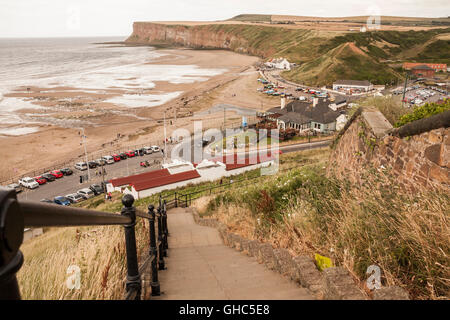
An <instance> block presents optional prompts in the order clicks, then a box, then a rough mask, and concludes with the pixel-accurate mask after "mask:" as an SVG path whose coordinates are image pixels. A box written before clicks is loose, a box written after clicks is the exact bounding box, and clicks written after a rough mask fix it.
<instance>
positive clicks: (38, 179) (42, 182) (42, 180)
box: [34, 176, 47, 184]
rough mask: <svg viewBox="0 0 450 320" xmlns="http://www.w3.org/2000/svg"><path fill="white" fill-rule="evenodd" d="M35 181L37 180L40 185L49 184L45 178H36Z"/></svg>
mask: <svg viewBox="0 0 450 320" xmlns="http://www.w3.org/2000/svg"><path fill="white" fill-rule="evenodd" d="M34 180H36V182H37V183H39V184H44V183H47V179H45V178H44V177H43V176H38V177H34Z"/></svg>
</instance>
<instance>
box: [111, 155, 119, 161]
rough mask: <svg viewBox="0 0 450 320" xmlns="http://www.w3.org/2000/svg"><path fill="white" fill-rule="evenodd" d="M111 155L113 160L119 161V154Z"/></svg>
mask: <svg viewBox="0 0 450 320" xmlns="http://www.w3.org/2000/svg"><path fill="white" fill-rule="evenodd" d="M112 157H113V159H114V162H118V161H120V156H119V155H118V154H113V155H112Z"/></svg>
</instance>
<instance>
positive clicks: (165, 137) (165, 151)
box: [163, 111, 167, 163]
mask: <svg viewBox="0 0 450 320" xmlns="http://www.w3.org/2000/svg"><path fill="white" fill-rule="evenodd" d="M166 154H167V132H166V111H164V155H163V156H164V158H163V161H164V163H166Z"/></svg>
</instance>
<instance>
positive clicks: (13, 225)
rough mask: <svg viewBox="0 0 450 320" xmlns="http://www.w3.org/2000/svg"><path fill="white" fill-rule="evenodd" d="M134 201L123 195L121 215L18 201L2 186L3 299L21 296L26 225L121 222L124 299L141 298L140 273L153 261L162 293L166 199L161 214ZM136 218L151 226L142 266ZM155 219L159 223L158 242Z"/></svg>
mask: <svg viewBox="0 0 450 320" xmlns="http://www.w3.org/2000/svg"><path fill="white" fill-rule="evenodd" d="M133 203H134V198H133V196H132V195H130V194H127V195H124V196H123V198H122V204H123V208H122V211H121V214H120V215H119V214H113V213H106V212H99V211H93V210H87V209H82V208H73V207H65V206H58V205H54V204H46V203H40V202H31V201H20V202H19V201H18V200H17V197H16V193H15V191H14V190H10V189H5V188H0V300H7V299H8V300H9V299H20V289H19V285H18V282H17V278H16V273H17V272H18V271H19V269H20V268H21V266H22V264H23V255H22V252H21V251H20V246H21V245H22V242H23V236H24V228H25V227H67V226H96V225H97V226H98V225H122V226H123V227H124V229H125V247H126V264H127V280H126V284H125V289H126V296H125V299H128V300H140V299H141V290H142V279H141V275H142V272H143V271H142V270H143V269H144V268H143V267H144V266H145V265H146V264H147V263H151V277H152V279H151V283H150V286H151V294H152V295H153V296H158V295H160V284H159V281H158V270H164V269H165V263H164V257H166V256H167V249H168V239H167V238H168V235H169V232H168V228H167V207H166V202H165V200H163V199H160V204H159V207H158V210H157V212H158V214H155V208H154V206H153V205H150V206H149V207H148V213H143V212H140V211H138V210H137V209H136V208H135V207H134V206H133ZM136 217H141V218H145V219H148V221H149V226H150V227H149V233H150V243H149V246H150V250H149V257H148V259H147V261H146V262H145V263H144V265H143V266H142V267H141V268H139V265H138V257H137V247H136V233H135V226H136ZM155 220H157V223H158V242H156V230H155ZM157 262H158V267H157V265H156V263H157Z"/></svg>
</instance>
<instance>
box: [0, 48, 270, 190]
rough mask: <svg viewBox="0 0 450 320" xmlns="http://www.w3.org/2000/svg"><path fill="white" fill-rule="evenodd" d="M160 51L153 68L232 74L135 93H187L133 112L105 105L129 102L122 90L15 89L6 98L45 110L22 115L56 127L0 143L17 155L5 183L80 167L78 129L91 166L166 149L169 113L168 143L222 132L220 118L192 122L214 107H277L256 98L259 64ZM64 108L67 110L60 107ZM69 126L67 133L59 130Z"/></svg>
mask: <svg viewBox="0 0 450 320" xmlns="http://www.w3.org/2000/svg"><path fill="white" fill-rule="evenodd" d="M158 51H161V52H163V53H165V54H167V55H166V56H163V57H160V58H158V59H156V60H155V61H153V62H151V63H153V64H159V65H197V66H198V67H200V68H225V69H227V70H228V71H226V72H225V73H223V74H220V75H217V76H213V77H210V78H209V80H207V81H203V82H194V83H182V84H173V83H170V82H167V81H155V88H152V89H148V88H147V89H144V90H142V89H140V88H136V93H139V92H141V93H144V94H147V93H149V94H159V93H168V92H174V91H182V92H183V93H182V94H180V95H179V96H178V97H177V98H176V99H173V100H171V101H169V102H167V103H165V104H163V105H161V106H156V107H150V108H146V107H142V108H129V107H123V106H120V105H117V104H114V103H108V102H105V101H104V100H108V99H110V98H114V97H116V98H117V97H120V96H121V95H122V94H124V92H125V91H124V90H122V89H120V88H105V89H104V90H101V92H99V90H90V89H89V88H71V87H54V88H50V89H49V88H37V87H31V88H29V91H27V89H26V88H18V90H17V91H15V92H11V93H9V94H8V95H5V96H6V97H19V98H24V97H27V98H30V99H33V101H34V102H33V103H36V101H37V103H38V104H39V105H41V106H43V107H46V108H48V109H39V110H35V109H33V110H25V109H23V110H20V112H21V113H30V112H33V113H34V115H35V116H36V115H39V114H42V117H43V118H44V119H46V117H48V113H49V110H50V113H51V119H50V118H49V122H48V124H30V126H33V127H39V128H40V130H39V131H38V132H35V133H31V134H27V135H22V136H9V137H1V138H0V147H1V148H2V149H3V150H11V151H12V152H6V153H5V154H4V157H3V161H2V162H1V165H0V181H5V180H6V179H9V178H11V177H13V176H17V175H22V174H25V173H28V172H29V171H31V170H36V169H40V168H45V167H49V166H52V165H54V164H59V163H61V164H62V163H65V162H68V161H77V160H79V159H80V157H82V156H83V155H84V149H83V146H82V145H81V144H80V142H81V139H80V135H79V132H80V130H79V129H78V128H79V127H84V128H85V132H86V135H87V149H88V153H89V156H90V158H91V157H92V158H98V157H99V156H100V155H102V154H103V155H106V154H108V153H111V152H114V151H117V150H125V149H129V148H131V147H134V146H135V145H141V144H150V145H151V144H161V143H162V141H163V137H164V134H163V130H162V119H163V117H164V110H166V119H167V124H168V127H167V134H168V136H170V134H171V132H172V131H173V130H175V129H177V128H180V127H181V128H187V129H188V130H191V131H192V129H193V121H194V120H204V122H203V124H204V127H220V126H221V125H222V124H223V112H218V113H215V114H208V115H205V116H203V117H193V114H194V112H196V111H200V110H206V109H209V108H210V107H212V106H214V105H216V104H220V103H227V104H234V105H237V106H240V107H246V108H251V109H256V110H261V109H267V108H269V107H272V106H276V105H277V104H278V103H279V99H277V98H274V97H266V96H263V95H261V94H259V93H258V92H257V91H256V89H257V88H258V83H257V82H256V79H257V78H258V76H259V75H258V73H257V72H256V70H255V69H254V68H253V65H254V64H255V63H256V62H257V61H258V60H259V59H258V58H257V57H252V56H248V55H241V54H237V53H233V52H229V51H223V50H189V49H164V50H158ZM128 90H129V89H128ZM61 101H64V103H63V104H61ZM175 110H176V114H177V120H176V122H175ZM55 119H56V120H55ZM239 119H240V116H238V115H236V114H234V115H233V114H232V113H231V112H229V114H227V120H228V121H229V122H231V121H234V122H236V121H239ZM170 120H172V124H170ZM58 121H60V122H58ZM67 121H69V123H70V125H69V126H70V128H61V127H60V126H61V125H62V124H64V122H67ZM71 121H72V122H71ZM118 134H120V138H118Z"/></svg>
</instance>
